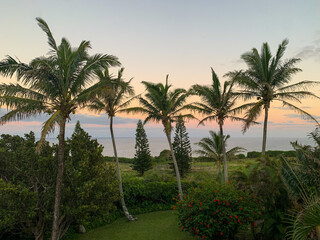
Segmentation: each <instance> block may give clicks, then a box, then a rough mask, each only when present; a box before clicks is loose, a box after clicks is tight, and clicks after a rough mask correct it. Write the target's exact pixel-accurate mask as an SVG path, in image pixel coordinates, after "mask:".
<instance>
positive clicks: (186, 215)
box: [174, 182, 262, 239]
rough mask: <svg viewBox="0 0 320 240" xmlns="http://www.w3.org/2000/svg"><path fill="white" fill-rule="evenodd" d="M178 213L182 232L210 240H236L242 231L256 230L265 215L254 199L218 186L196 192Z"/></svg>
mask: <svg viewBox="0 0 320 240" xmlns="http://www.w3.org/2000/svg"><path fill="white" fill-rule="evenodd" d="M174 209H175V210H176V211H177V215H178V218H179V222H180V228H181V230H182V231H188V232H190V233H191V234H193V235H195V236H198V237H199V238H206V239H234V237H235V235H236V234H237V232H238V231H239V229H241V228H242V229H245V228H248V226H251V225H253V226H255V225H256V224H255V221H256V220H257V219H259V218H260V215H261V214H262V212H261V210H260V208H259V202H258V201H257V199H255V197H254V196H251V195H248V194H246V193H244V192H242V191H241V190H237V189H235V188H234V186H232V185H231V184H226V183H224V184H217V183H215V182H209V183H203V184H201V185H199V186H198V187H197V188H194V189H193V190H192V191H190V192H189V194H188V195H186V198H185V199H184V200H182V201H178V202H177V204H176V206H174Z"/></svg>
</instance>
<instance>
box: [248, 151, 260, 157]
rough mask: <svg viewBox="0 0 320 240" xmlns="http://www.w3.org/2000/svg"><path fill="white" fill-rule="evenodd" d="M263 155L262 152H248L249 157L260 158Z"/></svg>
mask: <svg viewBox="0 0 320 240" xmlns="http://www.w3.org/2000/svg"><path fill="white" fill-rule="evenodd" d="M260 156H261V152H255V151H253V152H247V158H258V157H260Z"/></svg>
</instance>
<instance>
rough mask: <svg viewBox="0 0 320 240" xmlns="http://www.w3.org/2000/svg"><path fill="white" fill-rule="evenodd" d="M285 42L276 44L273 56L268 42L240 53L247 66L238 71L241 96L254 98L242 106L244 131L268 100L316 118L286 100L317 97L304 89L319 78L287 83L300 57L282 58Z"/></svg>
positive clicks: (247, 98) (266, 107) (296, 69)
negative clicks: (244, 115) (244, 111)
mask: <svg viewBox="0 0 320 240" xmlns="http://www.w3.org/2000/svg"><path fill="white" fill-rule="evenodd" d="M287 44H288V40H284V41H283V42H282V43H281V44H280V45H279V47H278V50H277V53H276V55H275V56H272V54H271V51H270V48H269V45H268V43H264V44H263V45H262V48H261V53H260V54H259V52H258V50H257V49H256V48H253V49H252V51H251V52H247V53H244V54H243V55H242V56H241V58H242V59H243V60H244V61H245V62H246V64H247V65H248V70H246V71H245V72H243V73H241V74H238V84H239V85H240V86H241V87H243V90H242V91H241V96H242V97H243V99H244V100H251V99H256V101H255V102H252V103H248V104H245V105H244V107H243V109H247V110H248V111H247V113H246V117H247V121H246V124H245V125H244V131H245V130H247V128H248V127H249V126H250V123H251V122H252V121H254V120H256V119H257V118H258V117H259V115H260V114H261V111H262V109H263V108H265V109H269V108H270V103H271V102H272V101H278V102H281V103H282V104H283V106H285V107H288V108H290V109H292V110H294V111H296V112H298V113H299V114H301V115H303V116H305V117H307V118H310V119H312V120H314V121H316V119H315V118H314V117H313V116H311V115H310V114H309V113H307V112H306V111H304V110H302V109H301V108H299V107H297V106H295V105H293V104H292V103H290V101H293V102H296V103H301V99H304V98H306V97H316V98H318V97H317V96H316V95H314V94H313V93H311V92H309V91H307V90H306V89H307V87H310V86H312V85H314V84H318V83H319V82H315V81H301V82H298V83H295V84H290V85H287V84H288V83H289V82H290V80H291V77H292V76H293V75H294V74H296V73H297V72H300V71H301V69H300V68H297V67H295V64H296V63H298V62H299V61H300V59H299V58H291V59H288V60H285V61H283V60H282V57H283V55H284V52H285V50H286V47H287ZM229 74H230V75H232V74H234V73H229ZM316 122H317V121H316Z"/></svg>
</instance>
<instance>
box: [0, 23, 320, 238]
mask: <svg viewBox="0 0 320 240" xmlns="http://www.w3.org/2000/svg"><path fill="white" fill-rule="evenodd" d="M37 21H38V25H39V26H40V27H41V29H42V30H43V31H44V32H45V33H46V35H47V38H48V43H49V46H50V51H49V53H48V55H47V56H45V57H38V58H35V59H33V60H32V61H31V62H30V63H29V64H25V63H22V62H20V61H19V60H15V59H14V58H12V57H10V56H8V57H7V58H6V59H4V60H2V61H1V62H0V74H1V75H2V76H5V77H12V76H13V75H14V74H15V75H16V77H17V80H18V83H17V84H4V83H3V84H0V105H2V106H7V107H8V108H9V109H10V111H9V112H8V113H7V114H5V115H4V116H2V117H1V118H0V123H1V124H5V123H6V122H9V121H14V120H21V119H24V118H28V117H30V116H36V115H38V114H42V113H46V114H48V115H49V119H48V120H47V121H46V122H45V123H44V124H43V127H42V133H41V139H40V141H39V144H38V151H41V145H42V144H43V143H44V141H45V137H46V136H47V135H48V133H50V132H52V131H53V130H54V128H55V126H59V153H58V173H57V180H56V190H55V203H54V214H53V224H52V235H51V239H52V240H56V239H59V235H58V232H59V231H58V229H59V217H60V216H59V206H60V199H61V188H62V179H63V171H64V154H65V150H64V144H65V127H66V122H67V121H68V120H70V117H71V114H72V113H74V112H75V111H76V110H78V109H80V108H84V107H86V108H88V109H91V110H93V111H96V112H105V113H107V114H108V116H109V120H110V132H111V137H112V144H113V148H114V155H115V161H116V163H117V171H118V178H119V188H120V194H121V203H122V207H123V210H124V213H125V215H126V217H127V218H128V219H129V220H134V219H135V218H134V216H132V215H130V213H129V212H128V210H127V208H126V206H125V202H124V198H123V189H122V182H121V174H120V168H119V161H118V157H117V150H116V143H115V138H114V133H113V118H114V117H115V116H116V114H117V113H119V112H134V113H142V114H144V115H145V116H146V118H145V120H144V123H147V122H149V121H154V122H158V123H162V125H163V128H164V133H165V135H166V137H167V140H168V144H169V147H170V150H171V154H172V159H173V163H174V168H175V172H176V177H177V183H178V190H179V197H180V199H182V196H183V191H182V187H181V181H180V174H179V171H178V165H177V162H176V159H175V156H174V153H173V151H172V143H171V133H172V129H173V127H172V123H173V122H175V121H176V120H177V119H178V117H182V118H184V119H194V118H195V117H194V116H193V115H192V114H191V113H190V112H189V111H193V112H197V113H199V114H200V115H201V116H203V117H204V118H203V119H202V120H200V121H199V124H203V123H205V122H207V121H216V122H217V124H218V125H219V130H220V132H219V134H220V136H221V139H223V137H224V133H223V132H224V129H223V127H224V123H225V120H226V119H230V120H232V121H241V122H243V123H244V125H243V126H244V127H243V131H245V130H247V129H248V127H249V126H250V125H251V124H255V123H257V122H256V120H257V118H258V117H259V115H260V114H261V112H262V110H263V109H264V113H265V118H264V128H263V146H262V154H263V155H264V154H265V149H266V137H267V122H268V112H269V109H270V104H271V102H272V101H280V102H281V103H282V104H283V105H284V106H286V107H289V108H291V109H293V110H295V111H297V112H298V113H300V114H302V115H304V116H306V117H308V118H310V119H313V120H314V121H316V119H315V118H314V117H312V116H311V115H310V114H308V113H307V112H305V111H303V110H302V109H301V108H298V107H297V106H295V105H293V104H292V103H290V101H293V102H300V100H301V99H303V98H305V97H315V98H318V97H317V96H315V95H314V94H313V93H311V92H309V91H307V90H306V88H307V87H309V86H311V85H314V84H318V82H314V81H303V82H300V83H296V84H292V85H287V84H288V83H289V82H290V80H291V76H292V75H293V74H295V73H296V72H298V71H300V69H299V68H296V67H295V64H296V63H297V62H298V61H299V59H296V58H292V59H289V60H287V61H283V60H282V56H283V54H284V51H285V49H286V46H287V44H288V41H287V40H284V41H283V42H282V43H281V44H280V45H279V48H278V51H277V54H276V55H275V56H272V54H271V52H270V49H269V46H268V44H267V43H265V44H263V46H262V50H261V53H260V54H259V53H258V51H257V49H255V48H254V49H252V51H250V52H248V53H245V54H243V55H242V56H241V58H242V59H243V60H244V61H245V62H246V63H247V65H248V70H246V71H233V72H229V73H227V74H226V76H227V77H228V78H229V80H228V81H225V82H224V84H223V86H221V83H220V80H219V78H218V77H217V75H216V73H215V72H214V70H213V69H212V85H210V86H202V85H198V84H197V85H194V86H192V87H191V88H190V90H188V91H187V90H185V89H172V85H170V84H169V83H168V76H167V78H166V82H165V84H162V83H157V84H155V83H151V82H142V84H143V85H144V86H145V88H146V93H145V94H144V96H140V95H137V96H135V95H134V89H133V88H132V86H131V85H130V80H129V81H125V80H124V79H123V77H122V75H123V68H121V69H120V70H119V72H118V75H117V76H113V75H112V74H109V71H108V69H109V68H110V67H116V66H120V62H119V61H118V58H117V57H115V56H112V55H106V54H95V55H89V54H88V50H89V49H90V48H91V45H90V42H88V41H82V42H81V43H80V45H79V46H78V47H77V48H72V47H71V45H70V43H69V42H68V41H67V40H66V39H65V38H63V39H62V40H61V43H60V44H59V45H57V43H56V41H55V39H54V38H53V35H52V33H51V31H50V29H49V27H48V25H47V23H46V22H45V21H44V20H42V19H40V18H37ZM95 79H97V80H98V81H97V83H95V84H93V81H94V80H95ZM19 83H22V85H20V84H19ZM235 86H239V87H240V88H241V90H237V91H236V90H235ZM300 89H303V90H300ZM190 95H197V96H199V97H200V100H201V101H199V102H194V103H191V104H190V103H187V99H188V97H189V96H190ZM133 99H138V100H139V106H137V107H130V106H129V105H130V104H131V102H132V100H133ZM239 99H242V100H244V101H247V100H253V101H252V102H250V103H244V104H242V105H241V106H237V104H238V103H239V101H238V100H239ZM242 112H245V115H244V116H243V117H239V116H238V114H240V113H242ZM221 144H222V149H223V163H224V164H223V165H224V178H225V181H228V170H227V161H226V150H225V145H224V141H222V142H221Z"/></svg>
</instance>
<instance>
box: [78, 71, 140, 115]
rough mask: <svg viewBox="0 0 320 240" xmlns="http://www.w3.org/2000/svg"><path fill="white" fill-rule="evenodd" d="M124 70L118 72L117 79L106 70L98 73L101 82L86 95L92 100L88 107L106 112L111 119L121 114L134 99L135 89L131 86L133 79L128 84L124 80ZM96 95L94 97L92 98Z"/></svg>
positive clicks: (86, 92) (87, 91)
mask: <svg viewBox="0 0 320 240" xmlns="http://www.w3.org/2000/svg"><path fill="white" fill-rule="evenodd" d="M123 71H124V68H121V69H120V70H119V71H118V75H117V77H114V76H113V75H112V74H110V73H109V71H108V69H107V68H106V69H105V70H104V71H101V70H99V71H97V72H96V75H97V76H98V77H99V82H98V83H97V84H95V85H94V86H92V87H91V88H88V89H87V90H86V91H85V93H84V94H85V95H89V98H90V99H91V100H90V102H89V104H87V107H88V108H89V109H91V110H93V111H96V112H102V111H104V112H106V113H107V114H108V116H109V117H114V116H115V115H116V113H118V112H121V111H123V110H124V108H125V107H127V106H128V105H129V104H130V103H131V101H132V100H133V99H134V98H132V96H133V95H134V89H133V87H132V86H131V85H130V82H131V80H132V79H130V80H129V81H128V82H126V81H124V80H123V79H122V76H123ZM90 95H91V96H92V95H94V97H93V98H92V97H90Z"/></svg>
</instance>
